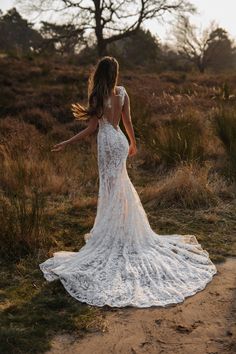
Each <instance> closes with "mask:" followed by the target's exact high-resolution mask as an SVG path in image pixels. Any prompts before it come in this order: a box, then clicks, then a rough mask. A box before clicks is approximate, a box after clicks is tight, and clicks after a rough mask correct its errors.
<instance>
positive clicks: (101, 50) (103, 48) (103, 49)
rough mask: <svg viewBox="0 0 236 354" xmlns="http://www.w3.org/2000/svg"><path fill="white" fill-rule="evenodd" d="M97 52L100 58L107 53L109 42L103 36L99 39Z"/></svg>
mask: <svg viewBox="0 0 236 354" xmlns="http://www.w3.org/2000/svg"><path fill="white" fill-rule="evenodd" d="M97 53H98V57H99V58H101V57H103V56H104V55H107V43H106V41H105V40H104V39H103V38H100V39H99V40H98V39H97Z"/></svg>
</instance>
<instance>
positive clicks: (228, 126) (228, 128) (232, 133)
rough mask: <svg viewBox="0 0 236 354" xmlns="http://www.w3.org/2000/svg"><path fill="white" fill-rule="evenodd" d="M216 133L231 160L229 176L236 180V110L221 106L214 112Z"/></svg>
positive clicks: (231, 107)
mask: <svg viewBox="0 0 236 354" xmlns="http://www.w3.org/2000/svg"><path fill="white" fill-rule="evenodd" d="M214 122H215V127H216V133H217V135H218V137H219V138H220V140H221V142H222V143H223V145H224V148H225V151H226V152H227V155H228V159H229V165H228V166H229V175H230V177H231V178H233V179H234V180H236V109H235V107H233V106H223V105H222V106H221V107H220V108H217V109H216V110H215V112H214Z"/></svg>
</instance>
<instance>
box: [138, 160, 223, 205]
mask: <svg viewBox="0 0 236 354" xmlns="http://www.w3.org/2000/svg"><path fill="white" fill-rule="evenodd" d="M142 195H143V200H144V201H146V202H148V204H149V205H152V206H153V207H164V208H166V207H168V208H169V207H174V208H178V207H179V208H190V209H199V208H200V209H201V208H209V207H211V206H213V205H216V204H217V203H218V202H219V199H218V197H217V195H216V194H215V193H214V190H212V188H211V186H210V185H209V181H208V169H207V168H206V167H202V168H200V167H199V166H197V165H193V164H192V165H183V166H181V167H178V168H177V169H175V170H174V171H173V172H171V173H170V175H169V176H168V177H167V178H165V179H164V180H162V181H161V182H160V183H159V184H158V185H154V187H153V186H151V187H147V188H145V190H144V191H143V193H142Z"/></svg>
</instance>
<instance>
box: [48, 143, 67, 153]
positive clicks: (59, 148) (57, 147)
mask: <svg viewBox="0 0 236 354" xmlns="http://www.w3.org/2000/svg"><path fill="white" fill-rule="evenodd" d="M66 145H67V141H62V142H61V143H59V144H56V145H54V146H53V148H52V149H51V151H61V150H63V149H64V148H65V147H66Z"/></svg>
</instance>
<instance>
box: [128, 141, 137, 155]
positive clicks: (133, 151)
mask: <svg viewBox="0 0 236 354" xmlns="http://www.w3.org/2000/svg"><path fill="white" fill-rule="evenodd" d="M136 153H137V146H136V144H130V146H129V156H133V155H135V154H136Z"/></svg>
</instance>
